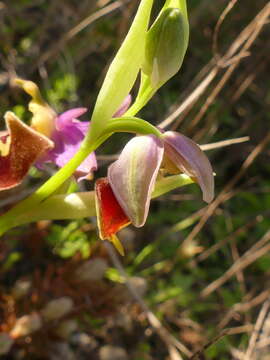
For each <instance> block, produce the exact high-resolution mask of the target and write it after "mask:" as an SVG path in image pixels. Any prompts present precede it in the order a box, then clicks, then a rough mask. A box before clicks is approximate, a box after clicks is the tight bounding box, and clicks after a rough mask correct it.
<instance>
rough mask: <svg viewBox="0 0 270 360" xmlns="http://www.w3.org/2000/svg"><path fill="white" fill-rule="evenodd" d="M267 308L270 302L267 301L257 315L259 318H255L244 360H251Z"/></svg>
mask: <svg viewBox="0 0 270 360" xmlns="http://www.w3.org/2000/svg"><path fill="white" fill-rule="evenodd" d="M269 306H270V300H269V299H267V300H266V301H265V302H264V304H263V306H262V308H261V311H260V313H259V316H258V318H257V321H256V324H255V326H254V329H253V332H252V334H251V337H250V340H249V344H248V348H247V351H246V354H245V357H244V360H252V355H253V353H254V351H255V347H256V341H257V339H258V336H259V331H260V329H261V328H262V326H263V323H264V320H265V317H266V315H267V312H268V310H269Z"/></svg>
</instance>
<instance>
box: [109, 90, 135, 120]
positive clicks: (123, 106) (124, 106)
mask: <svg viewBox="0 0 270 360" xmlns="http://www.w3.org/2000/svg"><path fill="white" fill-rule="evenodd" d="M131 101H132V97H131V95H130V94H128V95H127V96H126V97H125V99H124V101H123V102H122V104H121V105H120V107H119V109H118V110H117V111H116V113H115V114H114V115H113V117H120V116H122V115H124V113H125V112H126V111H127V110H128V108H129V107H130V104H131Z"/></svg>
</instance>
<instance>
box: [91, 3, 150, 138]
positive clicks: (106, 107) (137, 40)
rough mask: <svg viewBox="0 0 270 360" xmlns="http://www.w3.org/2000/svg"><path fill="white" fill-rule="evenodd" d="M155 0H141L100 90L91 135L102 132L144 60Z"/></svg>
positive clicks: (132, 83) (128, 89)
mask: <svg viewBox="0 0 270 360" xmlns="http://www.w3.org/2000/svg"><path fill="white" fill-rule="evenodd" d="M152 4H153V0H142V1H141V3H140V6H139V9H138V11H137V14H136V17H135V19H134V21H133V23H132V25H131V28H130V30H129V32H128V34H127V36H126V38H125V40H124V42H123V44H122V46H121V47H120V49H119V51H118V53H117V54H116V56H115V58H114V60H113V62H112V63H111V65H110V67H109V70H108V72H107V74H106V77H105V80H104V82H103V85H102V87H101V90H100V92H99V95H98V98H97V101H96V105H95V108H94V112H93V116H92V120H91V121H92V126H91V138H93V137H96V136H97V134H100V133H101V132H102V130H103V129H104V127H105V126H106V122H107V121H108V120H109V119H110V118H111V117H112V115H113V114H114V113H115V111H116V110H117V109H118V108H119V106H120V104H121V103H122V101H123V99H124V98H125V96H126V95H127V94H128V93H129V91H130V90H131V88H132V86H133V85H134V82H135V80H136V77H137V75H138V73H139V70H140V68H141V66H142V62H143V60H144V48H145V39H146V33H147V28H148V23H149V17H150V13H151V9H152Z"/></svg>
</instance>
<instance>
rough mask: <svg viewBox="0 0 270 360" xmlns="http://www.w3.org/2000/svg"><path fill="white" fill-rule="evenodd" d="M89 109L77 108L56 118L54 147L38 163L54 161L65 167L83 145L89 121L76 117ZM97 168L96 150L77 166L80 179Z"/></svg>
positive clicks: (40, 166)
mask: <svg viewBox="0 0 270 360" xmlns="http://www.w3.org/2000/svg"><path fill="white" fill-rule="evenodd" d="M86 111H87V109H86V108H75V109H71V110H68V111H66V112H64V113H63V114H61V115H59V116H58V117H57V118H56V119H55V130H54V132H53V134H52V137H51V140H52V141H53V142H54V148H53V149H52V150H50V151H48V152H47V154H46V156H45V157H43V158H42V159H40V161H39V162H38V163H37V164H36V165H37V167H38V168H42V163H43V162H53V163H55V164H56V165H57V166H58V167H63V166H64V165H65V164H66V163H67V162H68V161H69V160H70V159H71V158H73V156H74V155H75V154H76V153H77V151H78V150H79V148H80V146H81V142H82V141H83V139H84V137H85V135H86V133H87V130H88V127H89V122H82V121H79V120H77V119H76V118H77V117H79V116H81V115H82V114H84V113H85V112H86ZM96 169H97V161H96V157H95V154H94V152H93V153H91V154H90V155H89V156H88V157H87V158H86V159H85V160H84V161H83V162H82V163H81V164H80V166H79V167H78V168H77V171H76V174H75V175H77V176H79V178H78V180H79V181H80V180H82V179H84V178H88V177H91V174H92V172H93V171H95V170H96Z"/></svg>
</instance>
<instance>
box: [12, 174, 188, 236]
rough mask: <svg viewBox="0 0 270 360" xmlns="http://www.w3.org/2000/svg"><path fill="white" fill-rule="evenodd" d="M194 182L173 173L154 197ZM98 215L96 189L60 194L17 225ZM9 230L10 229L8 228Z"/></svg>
mask: <svg viewBox="0 0 270 360" xmlns="http://www.w3.org/2000/svg"><path fill="white" fill-rule="evenodd" d="M191 183H193V180H191V179H190V178H189V177H188V176H187V175H185V174H181V175H172V176H168V177H164V178H161V179H160V180H158V181H157V182H156V185H155V189H154V191H153V193H152V199H153V198H156V197H158V196H161V195H163V194H165V193H167V192H169V191H171V190H173V189H176V188H179V187H181V186H184V185H188V184H191ZM95 215H96V207H95V193H94V191H87V192H79V193H72V194H58V195H53V196H51V197H50V198H48V199H46V200H45V201H43V202H42V203H41V204H38V205H36V206H34V207H32V208H31V209H29V210H28V211H24V212H22V213H21V214H19V215H18V216H17V217H16V224H15V225H16V226H19V225H23V224H27V223H29V222H35V221H40V220H63V219H81V218H87V217H90V216H95ZM7 230H8V229H7Z"/></svg>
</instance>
